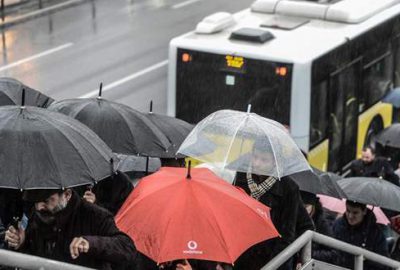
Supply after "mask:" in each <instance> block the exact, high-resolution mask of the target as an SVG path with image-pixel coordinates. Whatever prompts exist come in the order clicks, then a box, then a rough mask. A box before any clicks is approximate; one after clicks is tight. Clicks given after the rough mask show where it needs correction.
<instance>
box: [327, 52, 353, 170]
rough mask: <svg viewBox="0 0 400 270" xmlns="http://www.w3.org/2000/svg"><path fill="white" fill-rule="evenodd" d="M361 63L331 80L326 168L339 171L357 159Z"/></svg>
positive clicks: (344, 70) (333, 76)
mask: <svg viewBox="0 0 400 270" xmlns="http://www.w3.org/2000/svg"><path fill="white" fill-rule="evenodd" d="M359 78H360V61H359V60H357V61H356V62H354V63H352V64H351V65H350V66H348V67H347V68H345V69H343V70H341V71H340V72H338V73H335V74H334V75H332V77H331V81H330V86H329V88H330V89H329V102H330V106H329V107H330V114H329V118H330V121H329V125H330V127H329V129H330V138H329V139H330V140H329V166H328V169H329V170H330V171H338V170H341V169H342V168H343V167H344V166H345V165H347V164H348V163H349V162H350V161H352V160H353V159H354V158H355V157H356V150H357V148H356V147H357V123H358V88H359Z"/></svg>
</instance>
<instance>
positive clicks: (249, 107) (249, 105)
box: [247, 104, 251, 113]
mask: <svg viewBox="0 0 400 270" xmlns="http://www.w3.org/2000/svg"><path fill="white" fill-rule="evenodd" d="M250 112H251V104H248V105H247V113H250Z"/></svg>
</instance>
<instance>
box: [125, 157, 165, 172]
mask: <svg viewBox="0 0 400 270" xmlns="http://www.w3.org/2000/svg"><path fill="white" fill-rule="evenodd" d="M117 157H118V159H119V163H118V166H117V169H118V170H119V171H121V172H155V171H157V170H158V169H160V167H161V161H160V159H159V158H148V157H141V156H133V155H123V154H117ZM147 159H148V160H147ZM147 162H148V163H147Z"/></svg>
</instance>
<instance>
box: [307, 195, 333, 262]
mask: <svg viewBox="0 0 400 270" xmlns="http://www.w3.org/2000/svg"><path fill="white" fill-rule="evenodd" d="M332 218H333V217H328V214H327V213H326V212H325V211H324V210H323V208H322V206H321V203H320V202H317V203H316V205H315V213H314V216H313V222H314V225H315V231H316V232H317V233H320V234H323V235H326V236H329V237H333V230H332V226H331V224H330V220H331V219H332ZM337 256H338V254H337V251H336V250H334V249H331V248H329V247H327V246H324V245H320V244H318V243H315V242H313V243H312V258H313V259H316V260H319V261H323V262H327V263H333V262H334V261H335V259H336V257H337Z"/></svg>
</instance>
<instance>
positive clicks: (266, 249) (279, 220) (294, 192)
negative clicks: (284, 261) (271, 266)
mask: <svg viewBox="0 0 400 270" xmlns="http://www.w3.org/2000/svg"><path fill="white" fill-rule="evenodd" d="M253 179H254V180H255V181H256V182H257V181H258V182H260V181H259V180H257V179H259V177H258V176H256V175H253ZM235 183H236V185H237V186H239V187H241V188H242V189H243V190H244V191H246V193H247V194H250V190H249V188H248V186H247V178H246V174H245V173H237V176H236V181H235ZM259 201H260V202H262V203H263V204H265V205H267V206H268V207H270V208H271V219H272V222H273V224H274V225H275V227H276V229H277V230H278V232H279V233H280V235H281V236H282V237H278V238H274V239H271V240H268V241H265V242H262V243H260V244H257V245H255V246H253V247H252V248H250V249H249V250H247V251H246V252H245V253H244V254H243V255H242V256H240V257H239V259H238V261H237V262H236V263H235V269H248V270H250V269H257V270H258V269H260V268H261V267H262V266H264V265H265V264H266V263H267V262H269V261H270V260H271V259H272V258H274V257H275V256H276V255H277V254H279V253H280V252H281V251H282V250H284V249H285V248H286V247H287V246H288V245H289V244H291V243H292V242H293V241H294V240H295V239H296V236H297V233H296V228H297V218H298V213H299V209H301V208H304V206H303V203H302V201H301V198H300V192H299V187H298V186H297V184H296V183H295V182H294V181H293V180H292V179H291V178H290V177H288V176H286V177H283V178H281V179H280V180H279V181H277V182H276V183H275V184H274V185H273V186H272V188H271V189H270V190H269V191H268V192H267V193H265V194H264V195H263V196H261V198H260V200H259Z"/></svg>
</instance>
